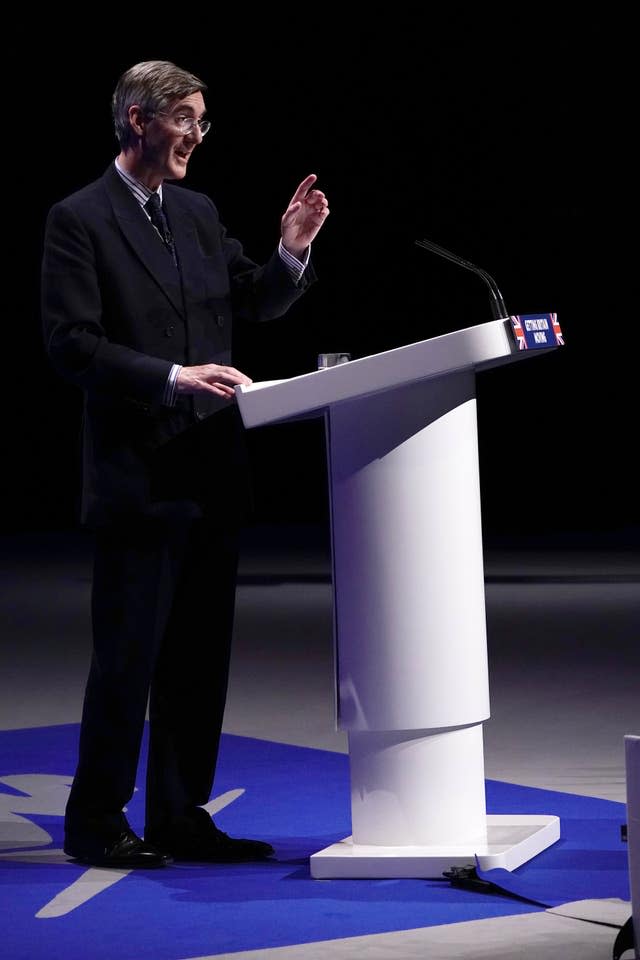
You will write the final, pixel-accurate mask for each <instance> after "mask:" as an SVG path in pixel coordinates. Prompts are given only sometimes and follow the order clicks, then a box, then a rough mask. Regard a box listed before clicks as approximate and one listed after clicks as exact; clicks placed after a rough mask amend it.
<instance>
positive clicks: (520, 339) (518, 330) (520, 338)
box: [511, 316, 527, 350]
mask: <svg viewBox="0 0 640 960" xmlns="http://www.w3.org/2000/svg"><path fill="white" fill-rule="evenodd" d="M511 327H512V329H513V333H514V336H515V338H516V341H517V343H518V350H526V349H527V341H526V338H525V335H524V330H523V329H522V324H521V322H520V317H517V316H516V317H511Z"/></svg>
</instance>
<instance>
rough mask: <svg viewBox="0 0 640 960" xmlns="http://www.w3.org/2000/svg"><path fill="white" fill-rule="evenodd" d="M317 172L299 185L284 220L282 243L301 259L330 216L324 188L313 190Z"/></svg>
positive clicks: (283, 217) (282, 224)
mask: <svg viewBox="0 0 640 960" xmlns="http://www.w3.org/2000/svg"><path fill="white" fill-rule="evenodd" d="M317 179H318V178H317V176H316V175H315V173H310V174H309V176H308V177H305V179H304V180H303V181H302V183H301V184H300V185H299V186H298V188H297V190H296V192H295V193H294V195H293V196H292V197H291V200H290V201H289V206H288V207H287V209H286V210H285V212H284V214H283V216H282V221H281V228H282V243H283V244H284V246H285V248H286V249H287V250H288V251H289V253H292V254H293V256H294V257H297V258H298V259H300V258H301V257H303V256H304V252H305V250H306V249H307V247H308V246H309V244H310V243H311V241H312V240H313V238H314V237H315V236H316V235H317V233H318V231H319V230H320V228H321V226H322V224H323V223H324V221H325V220H326V219H327V217H328V216H329V205H328V203H327V198H326V197H325V195H324V193H323V192H322V190H312V189H311V187H312V186H313V184H314V183H315V182H316V180H317Z"/></svg>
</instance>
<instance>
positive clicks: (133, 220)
mask: <svg viewBox="0 0 640 960" xmlns="http://www.w3.org/2000/svg"><path fill="white" fill-rule="evenodd" d="M104 182H105V187H106V190H107V193H108V195H109V199H110V200H111V205H112V207H113V212H114V214H115V216H116V219H117V221H118V224H119V226H120V229H121V231H122V233H123V234H124V236H125V238H126V240H127V242H128V243H129V245H130V247H131V249H132V250H133V253H134V254H135V255H136V256H137V257H138V258H139V259H140V260H141V261H142V262H143V263H144V265H145V267H146V268H147V270H148V271H149V273H150V274H151V275H152V276H153V278H154V280H156V282H157V283H158V285H159V286H160V287H161V288H162V290H163V291H164V293H165V295H166V297H167V299H168V300H169V301H170V302H171V304H172V305H173V306H174V307H175V309H176V310H177V311H178V313H179V314H180V316H182V317H184V305H183V301H182V289H181V285H180V275H179V273H178V271H177V270H176V267H175V264H174V262H173V260H172V258H171V256H170V254H169V253H168V251H167V250H166V248H165V246H164V244H163V243H162V241H161V240H160V238H159V237H158V236H156V233H155V230H154V228H153V226H152V225H151V223H150V222H149V221H148V219H147V217H146V214H145V212H144V210H142V208H141V207H140V204H139V203H138V201H137V200H136V199H135V197H134V196H133V195H132V194H131V191H130V190H129V188H128V187H127V185H126V184H125V183H124V182H123V180H122V178H121V177H120V175H119V174H118V171H117V170H116V169H115V166H111V167H109V169H108V170H107V172H106V173H105V175H104ZM174 239H175V237H174ZM176 247H177V244H176ZM177 248H178V247H177ZM178 256H180V250H179V248H178Z"/></svg>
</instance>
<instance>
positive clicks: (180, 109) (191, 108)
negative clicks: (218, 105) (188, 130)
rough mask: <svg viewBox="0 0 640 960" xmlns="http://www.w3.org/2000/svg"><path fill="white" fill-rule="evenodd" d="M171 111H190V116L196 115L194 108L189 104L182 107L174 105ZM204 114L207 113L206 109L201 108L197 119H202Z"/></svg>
mask: <svg viewBox="0 0 640 960" xmlns="http://www.w3.org/2000/svg"><path fill="white" fill-rule="evenodd" d="M171 113H190V114H191V116H192V117H195V116H196V111H195V109H194V108H193V107H192V106H190V105H186V106H184V107H175V109H173V110H172V111H171ZM206 115H207V111H206V110H203V111H202V113H201V114H200V116H199V117H198V120H204V118H205V116H206Z"/></svg>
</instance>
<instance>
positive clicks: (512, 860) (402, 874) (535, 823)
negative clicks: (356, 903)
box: [310, 814, 560, 880]
mask: <svg viewBox="0 0 640 960" xmlns="http://www.w3.org/2000/svg"><path fill="white" fill-rule="evenodd" d="M559 839H560V819H559V818H558V817H553V816H545V815H543V814H533V815H526V814H521V815H518V814H516V815H510V814H509V815H500V816H498V815H489V816H487V840H486V841H485V842H484V843H478V844H476V845H474V844H471V843H470V844H461V845H460V846H455V845H453V844H451V845H450V846H442V847H436V846H425V847H418V846H415V847H414V846H401V847H383V846H368V845H365V844H355V843H354V842H353V839H352V837H347V838H346V839H345V840H341V841H340V842H339V843H333V844H331V846H330V847H325V849H324V850H320V851H319V852H318V853H314V854H313V855H312V856H311V857H310V864H311V876H312V877H313V878H314V879H315V880H331V879H334V880H337V879H348V878H351V879H358V880H373V879H377V878H378V879H382V878H395V879H398V878H415V879H424V880H441V879H442V874H443V872H444V871H445V870H450V869H451V867H464V866H469V865H475V863H476V858H477V862H478V865H479V867H480V868H481V869H482V870H491V869H492V868H494V867H501V868H502V869H504V870H515V869H516V867H519V866H520V865H521V864H523V863H526V862H527V860H531V859H532V858H533V857H535V856H536V855H537V854H538V853H541V852H542V851H543V850H546V849H547V847H550V846H551V845H552V844H554V843H555V842H556V841H557V840H559Z"/></svg>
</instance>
